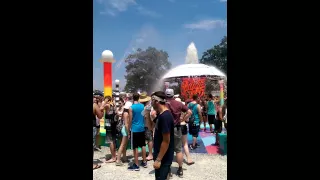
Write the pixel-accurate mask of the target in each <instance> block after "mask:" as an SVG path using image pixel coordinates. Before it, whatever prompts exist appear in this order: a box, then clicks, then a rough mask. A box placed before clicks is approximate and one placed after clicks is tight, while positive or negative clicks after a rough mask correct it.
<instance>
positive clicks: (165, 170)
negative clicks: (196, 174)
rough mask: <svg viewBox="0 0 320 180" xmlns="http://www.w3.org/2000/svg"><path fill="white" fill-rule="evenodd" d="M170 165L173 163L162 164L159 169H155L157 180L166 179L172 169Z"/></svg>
mask: <svg viewBox="0 0 320 180" xmlns="http://www.w3.org/2000/svg"><path fill="white" fill-rule="evenodd" d="M170 167H171V165H167V164H161V166H160V168H159V169H155V170H154V175H155V177H156V180H166V179H167V177H168V175H169V173H170V170H171V168H170Z"/></svg>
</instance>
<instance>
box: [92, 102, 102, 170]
mask: <svg viewBox="0 0 320 180" xmlns="http://www.w3.org/2000/svg"><path fill="white" fill-rule="evenodd" d="M92 115H93V116H92V125H93V148H92V150H93V151H92V158H93V157H94V147H95V144H96V142H95V141H96V134H97V128H98V127H97V123H96V117H98V118H99V119H101V118H102V116H103V112H102V111H101V110H100V107H99V105H98V103H97V100H96V98H95V97H93V114H92ZM100 167H101V165H99V164H93V169H98V168H100Z"/></svg>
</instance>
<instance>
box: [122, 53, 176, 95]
mask: <svg viewBox="0 0 320 180" xmlns="http://www.w3.org/2000/svg"><path fill="white" fill-rule="evenodd" d="M168 57H169V55H168V53H167V52H166V51H163V50H157V49H156V48H154V47H148V48H147V49H146V50H142V49H140V48H139V49H138V50H137V51H136V52H134V53H132V54H129V55H128V57H127V58H126V59H125V62H126V63H127V65H126V72H127V74H126V75H125V78H126V80H127V83H126V86H125V88H124V90H125V91H126V92H136V91H138V90H141V91H146V92H148V93H151V92H152V90H154V89H155V86H157V85H158V84H159V82H161V77H162V76H163V75H164V74H165V73H166V72H167V71H168V70H169V69H170V68H171V63H170V62H169V61H168ZM162 86H163V84H162Z"/></svg>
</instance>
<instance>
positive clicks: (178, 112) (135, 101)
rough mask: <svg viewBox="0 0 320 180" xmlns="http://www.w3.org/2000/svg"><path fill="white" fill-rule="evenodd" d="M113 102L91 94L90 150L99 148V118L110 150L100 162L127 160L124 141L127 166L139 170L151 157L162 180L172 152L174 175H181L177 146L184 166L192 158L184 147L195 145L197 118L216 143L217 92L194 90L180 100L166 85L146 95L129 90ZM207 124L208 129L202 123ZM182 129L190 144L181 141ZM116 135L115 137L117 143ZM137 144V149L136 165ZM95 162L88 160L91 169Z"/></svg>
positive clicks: (222, 114) (222, 115) (220, 111)
mask: <svg viewBox="0 0 320 180" xmlns="http://www.w3.org/2000/svg"><path fill="white" fill-rule="evenodd" d="M117 104H118V106H116V103H115V99H114V98H113V97H111V96H106V97H103V95H102V94H101V93H94V94H93V117H92V123H93V153H94V151H95V150H100V145H99V142H100V140H99V139H98V138H99V136H98V135H99V129H100V119H102V118H104V120H105V129H106V143H108V144H109V147H110V152H111V158H110V159H106V163H115V165H116V166H124V163H128V159H127V155H126V150H127V146H128V142H129V140H130V144H131V148H132V149H133V157H134V160H133V164H132V165H131V166H129V167H128V170H131V171H139V170H140V166H141V167H144V168H146V167H147V163H148V161H151V160H152V161H153V167H154V169H155V178H156V179H161V180H163V179H167V178H168V177H170V176H172V173H171V164H172V161H173V158H174V153H176V161H177V163H178V165H179V168H178V170H177V172H176V174H177V175H178V176H179V177H183V169H182V165H183V159H184V157H183V153H182V148H183V150H184V154H185V155H186V162H187V165H192V164H194V163H195V162H194V161H193V160H192V157H191V156H190V153H189V148H190V149H191V150H193V149H196V148H197V147H199V145H198V144H197V137H198V136H199V131H200V125H201V123H203V125H204V128H203V131H204V132H208V133H213V134H215V136H216V143H215V144H214V145H215V146H219V138H218V133H221V131H222V124H223V123H224V127H225V128H227V100H226V99H225V101H224V104H223V105H222V106H220V98H219V96H213V95H212V94H209V95H208V96H205V97H201V98H199V97H198V95H196V94H195V95H193V97H192V99H190V100H189V99H187V100H183V99H180V98H175V97H174V90H173V89H166V90H165V92H163V91H157V92H154V93H152V94H151V96H148V95H147V93H140V94H139V93H134V94H133V95H132V96H131V95H130V96H125V97H120V99H119V102H118V103H117ZM103 116H104V117H103ZM207 123H208V124H209V127H210V128H209V131H207V128H206V124H207ZM212 125H214V126H212ZM188 132H189V134H190V135H191V136H192V137H193V140H192V144H190V146H188V140H187V134H188ZM117 140H121V143H120V146H119V147H118V148H117V147H116V144H117V143H116V141H117ZM146 145H148V155H147V152H146ZM139 147H140V148H141V150H142V161H141V162H140V164H139V161H138V156H139V153H138V148H139ZM117 150H118V152H116V151H117ZM100 167H101V166H100V165H99V164H93V169H98V168H100Z"/></svg>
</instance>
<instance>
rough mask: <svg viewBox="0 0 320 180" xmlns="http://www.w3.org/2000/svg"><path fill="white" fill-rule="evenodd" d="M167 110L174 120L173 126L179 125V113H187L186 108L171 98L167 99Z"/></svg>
mask: <svg viewBox="0 0 320 180" xmlns="http://www.w3.org/2000/svg"><path fill="white" fill-rule="evenodd" d="M166 105H167V108H168V109H169V110H170V111H171V114H172V116H173V119H174V125H175V126H176V125H180V116H181V112H184V113H185V112H187V111H188V107H187V106H185V105H183V104H182V102H179V101H176V100H174V99H173V98H170V99H169V98H168V99H167V104H166Z"/></svg>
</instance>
